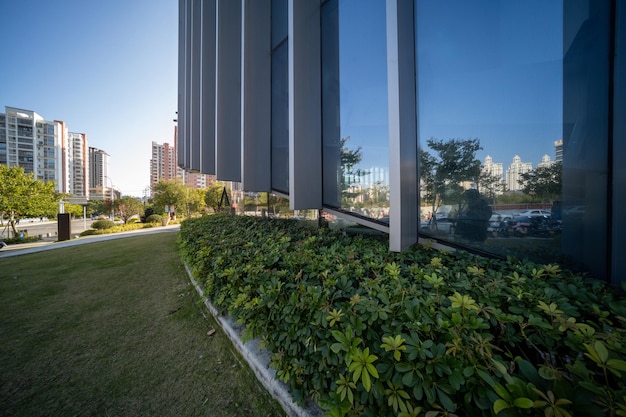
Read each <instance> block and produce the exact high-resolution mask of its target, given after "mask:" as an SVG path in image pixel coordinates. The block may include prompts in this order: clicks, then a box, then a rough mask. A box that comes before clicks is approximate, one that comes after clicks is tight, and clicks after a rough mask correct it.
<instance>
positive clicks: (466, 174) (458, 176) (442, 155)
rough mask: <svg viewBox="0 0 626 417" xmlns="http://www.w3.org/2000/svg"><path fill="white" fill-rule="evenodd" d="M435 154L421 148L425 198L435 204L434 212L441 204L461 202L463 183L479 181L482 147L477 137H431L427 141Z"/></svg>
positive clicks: (421, 174)
mask: <svg viewBox="0 0 626 417" xmlns="http://www.w3.org/2000/svg"><path fill="white" fill-rule="evenodd" d="M426 143H427V144H428V147H429V148H430V149H432V150H433V151H434V154H431V153H430V152H428V151H426V150H424V149H421V150H420V179H421V182H422V186H423V192H424V193H425V194H423V198H424V200H426V201H429V202H431V203H432V206H433V213H435V212H436V211H437V209H438V208H439V207H440V206H441V205H442V204H450V203H453V202H454V203H455V202H458V201H459V200H460V198H461V193H462V192H463V187H462V185H461V183H463V182H472V183H478V180H479V177H480V161H479V160H478V159H476V152H478V151H479V150H480V149H482V147H481V146H480V141H479V140H478V139H449V140H447V141H444V140H441V139H435V138H430V139H428V140H427V141H426Z"/></svg>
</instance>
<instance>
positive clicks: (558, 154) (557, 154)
mask: <svg viewBox="0 0 626 417" xmlns="http://www.w3.org/2000/svg"><path fill="white" fill-rule="evenodd" d="M554 160H555V161H556V162H563V139H559V140H555V141H554Z"/></svg>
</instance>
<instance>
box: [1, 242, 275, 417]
mask: <svg viewBox="0 0 626 417" xmlns="http://www.w3.org/2000/svg"><path fill="white" fill-rule="evenodd" d="M207 316H208V317H207ZM213 328H216V329H217V332H216V333H215V334H214V335H212V336H208V335H207V332H208V331H209V330H211V329H213ZM243 415H245V416H264V417H265V416H277V415H281V416H282V415H284V413H283V411H282V409H281V408H280V406H278V404H277V403H276V402H275V401H274V400H273V399H272V398H271V396H270V395H269V394H268V393H267V391H265V390H264V389H263V387H262V386H261V385H260V384H259V382H258V381H257V380H256V378H255V377H254V375H253V373H252V372H251V371H250V370H249V368H248V367H247V365H246V364H245V363H244V362H243V361H242V360H241V359H240V358H239V356H238V354H236V353H235V351H234V349H233V348H232V345H231V344H230V341H229V340H228V338H227V337H226V336H225V335H224V334H223V333H222V332H221V330H220V329H219V327H218V326H217V324H216V323H215V322H214V320H213V318H212V317H211V316H210V314H208V313H206V312H205V309H204V306H203V305H202V304H201V303H200V302H199V299H198V296H197V294H196V293H195V290H194V289H193V287H192V286H191V285H190V284H189V281H188V279H187V276H186V273H185V270H184V267H183V264H182V262H181V260H180V258H179V255H178V251H177V248H176V234H174V233H159V234H153V235H148V236H137V237H131V238H124V239H117V240H112V241H106V242H100V243H92V244H85V245H79V246H73V247H68V248H63V249H55V250H50V251H45V252H40V253H35V254H29V255H22V256H18V257H12V258H6V259H3V260H2V261H0V416H229V417H230V416H243Z"/></svg>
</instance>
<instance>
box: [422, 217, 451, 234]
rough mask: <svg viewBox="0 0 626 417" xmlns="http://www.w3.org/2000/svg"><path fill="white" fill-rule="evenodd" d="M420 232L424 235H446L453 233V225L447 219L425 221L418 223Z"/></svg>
mask: <svg viewBox="0 0 626 417" xmlns="http://www.w3.org/2000/svg"><path fill="white" fill-rule="evenodd" d="M420 230H421V231H422V232H426V233H436V232H439V233H447V234H451V233H452V232H453V231H454V223H452V222H451V221H450V220H448V219H442V220H437V221H433V220H430V221H426V222H421V223H420Z"/></svg>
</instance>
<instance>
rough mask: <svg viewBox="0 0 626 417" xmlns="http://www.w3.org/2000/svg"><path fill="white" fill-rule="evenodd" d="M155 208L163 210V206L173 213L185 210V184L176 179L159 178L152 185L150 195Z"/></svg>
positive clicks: (162, 211)
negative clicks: (151, 193) (152, 188)
mask: <svg viewBox="0 0 626 417" xmlns="http://www.w3.org/2000/svg"><path fill="white" fill-rule="evenodd" d="M152 201H153V203H154V206H155V209H156V210H160V211H161V213H164V212H165V207H168V208H169V209H170V211H174V212H175V213H186V212H187V186H185V185H184V184H181V183H180V182H176V181H165V180H161V181H159V182H158V183H156V184H155V185H154V193H153V197H152Z"/></svg>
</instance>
